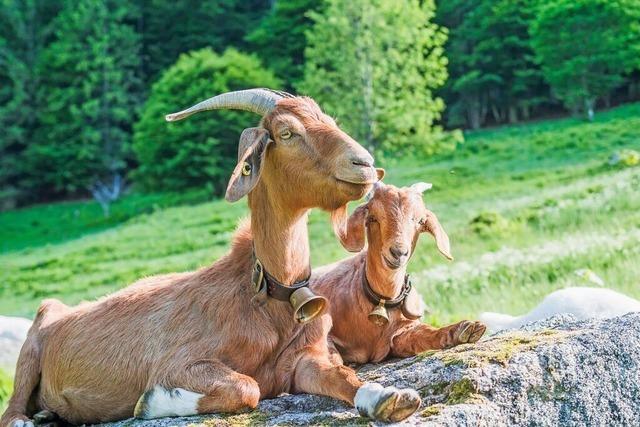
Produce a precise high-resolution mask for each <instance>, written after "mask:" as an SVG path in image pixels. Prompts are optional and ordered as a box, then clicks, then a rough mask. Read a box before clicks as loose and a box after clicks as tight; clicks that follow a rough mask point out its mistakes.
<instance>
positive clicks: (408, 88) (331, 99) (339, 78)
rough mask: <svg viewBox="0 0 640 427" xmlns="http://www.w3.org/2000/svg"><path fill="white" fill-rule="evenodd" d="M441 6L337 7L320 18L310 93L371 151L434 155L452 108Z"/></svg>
mask: <svg viewBox="0 0 640 427" xmlns="http://www.w3.org/2000/svg"><path fill="white" fill-rule="evenodd" d="M434 11H435V6H434V3H433V1H422V2H419V1H417V0H402V1H394V2H388V1H382V0H374V1H373V2H370V1H367V0H353V1H347V0H329V1H327V5H326V9H325V11H324V12H323V13H312V14H311V15H310V16H311V18H312V19H313V21H314V25H313V28H312V30H311V31H309V32H307V43H308V45H307V48H306V50H305V59H306V63H305V77H304V80H303V82H302V83H301V84H300V85H299V88H300V90H301V91H302V92H306V93H308V94H309V95H311V96H313V97H314V98H316V99H317V100H318V101H320V103H321V104H322V105H323V106H324V107H325V108H326V110H327V111H328V112H329V113H330V114H334V115H335V116H337V120H338V121H339V122H340V123H341V124H342V125H343V126H344V128H345V129H346V130H348V131H349V132H350V133H351V134H352V135H353V136H354V137H356V138H357V139H358V140H359V141H360V142H361V143H363V144H364V145H366V146H367V148H369V149H371V150H378V151H379V152H380V151H398V150H408V151H420V152H423V153H424V152H431V151H433V150H434V149H436V148H438V147H439V146H440V145H442V144H443V143H445V141H447V140H448V138H446V137H445V136H446V135H445V134H444V133H443V132H442V130H441V129H440V128H439V127H437V126H434V124H435V123H436V122H437V121H438V120H439V119H440V115H441V113H442V110H443V109H444V103H443V102H442V100H441V99H439V98H437V97H435V96H434V95H433V90H434V89H436V88H439V87H440V86H442V84H443V83H444V81H445V80H446V77H447V72H446V58H445V57H444V50H443V45H444V42H445V40H446V31H445V30H443V29H442V28H440V27H439V26H437V25H435V24H434V23H433V22H432V19H433V16H434Z"/></svg>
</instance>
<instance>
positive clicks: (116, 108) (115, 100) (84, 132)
mask: <svg viewBox="0 0 640 427" xmlns="http://www.w3.org/2000/svg"><path fill="white" fill-rule="evenodd" d="M137 18H138V16H137V10H136V9H135V8H132V7H131V6H130V5H129V4H128V2H126V1H124V0H107V1H102V0H87V1H82V2H77V3H76V2H69V3H67V4H66V6H65V8H64V9H63V11H62V12H61V13H60V14H59V15H58V17H57V18H56V19H55V21H54V24H53V26H54V27H55V28H56V31H55V40H54V41H53V42H52V43H51V44H50V45H49V46H48V47H47V48H46V50H45V51H44V52H43V53H42V57H41V60H40V61H39V68H40V70H41V76H42V77H41V80H42V84H41V86H40V88H39V99H40V103H41V107H42V108H41V111H40V114H39V121H40V126H39V129H38V132H37V133H36V135H35V138H34V142H33V143H32V144H31V145H30V146H29V147H28V150H27V159H26V162H27V165H28V168H29V170H30V171H31V175H30V185H31V188H32V189H33V191H34V192H37V193H38V195H39V196H41V197H43V198H51V197H57V196H66V195H79V194H83V193H86V192H87V190H88V189H90V188H91V187H93V186H95V185H96V184H97V183H100V182H105V181H108V182H111V181H112V179H113V177H114V176H116V175H122V174H123V172H124V170H125V168H126V166H127V160H128V157H129V156H128V144H129V139H130V133H131V127H132V123H133V121H134V119H135V117H136V111H137V108H138V106H139V103H140V101H141V97H140V93H141V80H140V74H139V73H140V59H139V58H140V38H139V36H138V34H137V33H136V32H135V27H134V26H135V23H136V22H137Z"/></svg>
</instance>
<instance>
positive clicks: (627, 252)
mask: <svg viewBox="0 0 640 427" xmlns="http://www.w3.org/2000/svg"><path fill="white" fill-rule="evenodd" d="M639 127H640V104H634V105H629V106H625V107H623V108H618V109H614V110H611V111H607V112H603V113H602V114H599V115H598V117H597V118H596V120H595V121H594V123H585V122H584V121H581V120H576V119H564V120H554V121H545V122H538V123H535V124H528V125H519V126H509V127H505V128H500V129H491V130H483V131H478V132H473V133H471V134H469V135H467V137H466V142H465V144H463V145H462V146H461V147H459V149H458V150H456V151H455V152H453V153H448V154H439V155H436V156H434V157H432V158H430V159H428V160H425V159H424V158H415V159H412V158H403V159H400V160H398V164H397V165H396V166H393V167H390V168H389V169H388V178H387V179H386V181H387V182H389V183H393V184H396V185H408V184H411V183H414V182H417V181H424V180H425V177H427V176H428V178H429V181H431V182H433V184H434V187H433V189H432V190H430V191H429V193H428V194H427V195H426V196H425V201H426V203H427V206H428V207H429V208H430V209H431V210H433V211H434V212H435V213H436V214H437V215H438V218H439V219H440V222H441V223H442V225H443V227H444V228H445V230H446V231H447V232H448V234H449V236H450V238H451V244H452V250H453V254H454V256H455V259H456V260H455V261H454V262H453V263H449V262H447V261H445V260H443V259H442V257H440V256H439V254H438V253H437V251H436V250H435V247H434V244H433V241H432V239H430V238H429V236H428V235H424V236H422V237H421V239H420V242H419V243H418V247H417V250H416V253H415V254H414V256H413V257H412V259H411V262H410V264H409V270H410V272H411V273H412V278H413V283H414V284H415V285H416V286H417V287H418V289H419V291H420V292H421V293H422V294H423V295H424V296H425V298H426V299H427V301H428V304H429V306H430V308H431V310H432V313H433V314H432V315H430V317H429V318H428V319H427V320H428V321H431V322H435V323H437V324H445V323H447V322H450V321H454V320H460V319H461V318H475V317H476V316H477V315H478V313H479V312H480V311H486V310H491V311H499V312H507V313H512V314H520V313H523V312H525V311H526V310H528V309H530V308H531V307H533V306H534V305H536V304H537V303H538V302H539V301H540V299H541V298H542V296H544V295H546V294H547V293H549V292H550V291H552V290H555V289H558V288H561V287H563V286H571V285H579V284H582V283H583V281H582V279H580V278H578V277H577V276H576V273H575V271H576V270H578V269H584V268H589V269H591V270H592V271H594V272H595V273H596V274H597V275H598V276H600V277H602V279H603V280H604V282H605V283H607V284H608V285H609V286H611V287H612V288H614V289H617V290H620V291H623V292H625V293H628V294H629V295H631V296H634V297H636V298H638V297H640V289H639V288H638V287H637V277H638V276H639V275H640V265H639V264H638V263H637V261H636V260H637V259H638V256H640V252H639V251H640V244H639V242H640V233H639V232H638V231H637V229H638V225H639V224H640V199H639V198H638V197H633V196H634V195H635V194H638V191H640V170H639V169H638V168H626V169H617V168H610V167H607V166H606V165H605V166H603V164H602V163H603V161H605V160H606V159H607V157H608V156H609V154H610V153H611V151H612V150H622V149H635V150H636V151H637V150H640V145H639V144H640V143H639V141H638V138H637V129H638V128H639ZM382 166H387V165H385V164H382ZM141 197H142V196H138V195H128V196H126V197H125V198H124V199H122V200H121V201H119V202H117V203H116V204H115V205H114V207H113V215H112V218H113V219H109V221H110V222H109V223H106V224H105V223H103V222H102V221H105V220H104V217H103V216H102V213H101V211H100V208H99V207H98V206H97V204H95V203H92V204H86V203H84V204H78V203H63V204H51V205H43V206H37V207H33V208H28V209H24V210H22V211H17V212H5V213H0V233H3V234H0V242H3V243H4V242H7V241H9V242H15V244H12V246H9V247H7V248H6V252H5V253H4V254H2V255H0V265H2V266H3V268H2V269H1V270H0V282H1V283H2V284H3V286H0V313H2V314H14V315H18V314H22V315H32V314H33V312H34V310H35V309H36V307H37V305H38V303H39V301H40V300H41V299H42V298H47V297H56V298H61V299H62V300H63V301H64V302H66V303H76V302H78V301H80V300H83V299H87V298H94V297H97V296H100V295H103V294H105V293H107V292H112V291H114V290H115V289H118V288H119V287H122V286H125V285H126V284H128V283H131V282H132V281H134V280H135V279H137V278H140V277H143V276H148V275H151V274H157V273H161V272H170V271H185V270H188V269H195V268H198V267H200V266H203V265H208V264H210V263H211V262H213V261H214V260H215V259H217V258H218V257H219V256H221V255H222V254H224V253H225V252H226V251H227V250H228V247H229V241H230V239H231V233H232V231H233V229H234V227H235V226H236V225H237V223H238V220H239V218H241V217H242V216H243V215H245V214H246V213H247V210H246V207H245V204H242V203H237V204H228V203H226V202H224V201H214V202H209V203H204V204H199V205H196V206H180V207H174V208H168V209H163V207H165V206H168V205H170V204H171V203H174V202H176V203H178V202H179V203H183V202H184V201H181V200H174V201H172V200H170V197H177V196H165V195H158V196H154V197H155V199H154V200H144V199H141ZM194 200H195V199H194ZM154 204H157V205H158V206H159V207H158V208H157V209H156V208H153V207H152V206H153V205H154ZM75 211H79V213H78V214H75V213H74V212H75ZM488 211H493V212H496V213H498V214H499V215H500V216H501V217H503V218H505V219H506V220H508V221H510V222H517V223H519V226H518V227H516V228H513V229H510V230H509V232H508V233H498V234H496V233H487V234H474V233H470V232H469V222H470V221H471V219H472V218H474V217H477V216H479V215H480V214H481V213H483V212H488ZM119 212H122V213H123V215H120V214H119ZM532 213H535V215H531V214H532ZM34 221H38V223H37V224H35V225H34V224H32V223H33V222H34ZM121 221H124V222H122V223H120V224H119V225H118V226H115V225H116V224H118V222H121ZM106 227H111V228H110V229H109V230H105V231H102V232H99V233H96V232H95V231H96V230H101V229H103V228H106ZM12 230H16V232H15V233H13V232H12ZM67 231H68V234H69V236H68V237H66V238H65V232H67ZM12 233H13V234H12ZM81 236H82V237H81ZM310 236H311V239H310V241H311V245H312V248H311V254H312V257H313V258H312V264H313V265H314V266H320V265H323V264H327V263H330V262H333V261H335V260H337V259H341V258H344V257H346V256H348V254H347V253H346V252H345V251H344V249H342V247H341V246H340V244H339V243H338V242H337V239H336V238H335V236H334V235H333V233H332V232H331V226H330V224H329V220H328V215H327V214H326V213H323V212H315V211H314V212H313V213H312V214H311V216H310ZM22 239H24V240H22ZM69 239H72V240H69ZM577 280H579V281H577Z"/></svg>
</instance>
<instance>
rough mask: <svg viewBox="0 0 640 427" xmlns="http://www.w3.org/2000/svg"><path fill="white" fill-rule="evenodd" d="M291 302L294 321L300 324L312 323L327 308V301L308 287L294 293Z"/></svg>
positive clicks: (290, 298)
mask: <svg viewBox="0 0 640 427" xmlns="http://www.w3.org/2000/svg"><path fill="white" fill-rule="evenodd" d="M289 302H290V303H291V306H292V307H293V319H294V320H295V321H296V322H298V323H306V322H308V321H310V320H311V319H313V318H315V317H316V316H318V315H320V314H322V313H323V312H324V310H325V309H326V308H327V299H326V298H325V297H322V296H318V295H316V294H314V293H313V292H312V291H311V289H309V288H308V287H307V286H305V287H302V288H300V289H296V290H295V291H293V293H292V294H291V296H290V297H289Z"/></svg>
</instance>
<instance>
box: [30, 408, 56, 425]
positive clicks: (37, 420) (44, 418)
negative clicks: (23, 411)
mask: <svg viewBox="0 0 640 427" xmlns="http://www.w3.org/2000/svg"><path fill="white" fill-rule="evenodd" d="M57 418H58V416H57V415H56V414H55V412H51V411H47V410H46V409H45V410H43V411H40V412H38V413H37V414H35V415H34V416H33V422H34V424H35V425H38V426H41V425H44V424H47V423H51V422H52V421H54V420H56V419H57Z"/></svg>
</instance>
